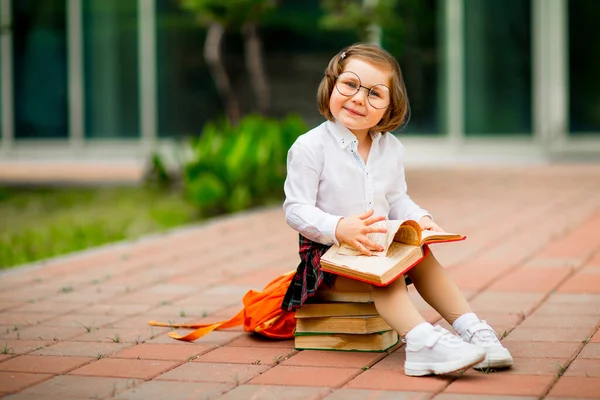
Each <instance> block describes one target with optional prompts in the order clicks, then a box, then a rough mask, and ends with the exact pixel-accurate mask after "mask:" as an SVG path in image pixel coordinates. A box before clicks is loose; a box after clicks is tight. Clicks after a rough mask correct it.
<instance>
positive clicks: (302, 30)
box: [241, 0, 358, 128]
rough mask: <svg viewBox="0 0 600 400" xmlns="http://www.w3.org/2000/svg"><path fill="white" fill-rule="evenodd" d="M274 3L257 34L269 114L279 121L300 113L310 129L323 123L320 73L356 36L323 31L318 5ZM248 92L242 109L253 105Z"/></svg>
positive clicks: (310, 1) (295, 0)
mask: <svg viewBox="0 0 600 400" xmlns="http://www.w3.org/2000/svg"><path fill="white" fill-rule="evenodd" d="M278 4H279V6H278V7H276V8H274V9H273V10H272V11H271V12H269V13H268V14H267V15H266V16H265V18H264V19H263V25H262V29H261V30H260V35H261V38H262V41H263V48H264V52H265V66H266V69H267V71H268V79H269V84H270V88H271V113H272V114H273V115H275V116H277V117H282V116H284V115H286V114H289V113H294V114H298V115H300V116H301V117H302V118H303V119H304V121H305V122H306V124H307V125H308V126H309V127H311V128H312V127H314V126H316V125H318V124H320V123H321V122H323V121H324V118H323V116H321V115H320V114H319V109H318V106H317V89H318V87H319V83H320V82H321V79H322V78H323V71H324V70H325V68H326V67H327V64H328V63H329V60H330V59H331V57H333V56H334V55H335V54H336V53H337V52H338V51H340V50H342V48H344V47H345V46H349V45H351V44H353V43H356V42H358V37H357V35H356V33H355V32H353V31H346V30H343V31H340V30H329V29H325V28H324V27H323V26H322V23H321V18H322V16H323V12H324V11H323V9H322V8H321V5H320V1H319V0H286V1H282V2H279V3H278ZM241 63H242V64H243V61H242V62H241ZM248 93H249V95H248V96H247V99H246V100H245V103H244V105H245V107H248V105H251V104H252V102H254V103H255V102H256V101H255V100H254V95H253V93H252V91H251V88H249V91H248Z"/></svg>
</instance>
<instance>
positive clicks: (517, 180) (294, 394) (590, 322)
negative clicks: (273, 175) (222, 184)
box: [0, 165, 600, 400]
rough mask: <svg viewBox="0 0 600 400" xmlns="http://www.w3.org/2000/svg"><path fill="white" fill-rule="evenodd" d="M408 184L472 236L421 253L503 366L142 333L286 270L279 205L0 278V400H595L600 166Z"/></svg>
mask: <svg viewBox="0 0 600 400" xmlns="http://www.w3.org/2000/svg"><path fill="white" fill-rule="evenodd" d="M408 179H409V187H410V189H411V195H412V197H413V198H415V199H416V200H417V201H418V202H419V203H420V204H421V205H423V206H424V207H425V208H428V209H429V210H431V211H432V213H433V214H434V215H435V216H436V219H437V220H438V222H440V224H441V225H442V226H444V227H446V229H448V230H454V231H459V232H461V233H465V234H466V235H467V236H468V240H467V241H465V242H461V243H455V244H448V245H436V246H437V247H434V252H435V253H436V255H437V257H438V258H439V259H440V260H441V261H442V263H443V264H444V265H446V266H447V267H448V269H449V271H450V272H451V274H452V275H453V276H454V278H455V279H456V281H457V283H458V284H459V286H460V287H461V289H462V290H463V291H464V293H465V294H466V295H467V297H468V298H469V299H470V301H471V304H472V306H473V308H474V309H475V311H476V312H478V313H479V314H480V315H481V316H482V317H484V318H486V319H487V320H488V321H490V322H491V323H492V324H493V325H494V327H495V328H496V330H497V331H498V333H499V334H500V335H502V336H503V342H504V343H505V345H506V346H507V347H508V348H509V349H510V350H511V352H512V354H513V356H514V357H515V366H514V368H512V369H511V370H508V371H502V372H496V373H487V374H486V373H481V372H477V371H475V370H469V371H468V372H467V373H465V374H464V375H462V376H460V377H459V376H455V375H450V376H443V377H424V378H415V377H407V376H405V375H404V374H403V366H402V363H403V349H402V347H397V348H394V350H393V351H390V352H389V353H384V354H380V353H343V352H339V353H336V352H323V351H295V350H294V348H293V343H292V341H268V340H263V339H260V338H256V337H253V336H250V335H249V334H246V333H244V332H243V331H242V330H241V329H228V330H226V331H217V332H213V333H212V334H210V335H208V336H206V337H204V338H202V339H200V340H198V341H197V342H195V343H184V342H178V341H175V340H173V339H170V338H169V337H168V336H167V332H168V329H162V328H152V327H149V326H148V325H146V322H147V321H148V320H151V319H155V320H162V321H173V322H195V321H199V320H202V321H206V322H210V321H216V320H219V319H222V318H226V317H229V316H231V315H233V313H234V312H235V311H237V309H238V308H239V307H240V305H241V303H240V300H241V298H242V296H243V294H244V293H245V292H246V291H247V290H248V289H251V288H262V286H263V285H264V284H265V283H266V282H268V281H269V280H270V279H271V278H272V277H274V276H275V275H276V274H279V273H282V272H284V271H287V270H289V269H291V268H294V267H295V265H296V264H297V260H298V258H297V253H296V251H297V249H296V234H295V233H294V232H293V231H292V230H291V229H290V228H288V227H287V226H286V225H285V222H284V220H283V215H282V212H281V211H280V209H279V207H275V208H268V209H263V210H257V211H254V212H250V213H244V214H240V215H236V216H232V217H225V218H219V219H215V220H213V221H211V222H208V223H205V224H199V225H196V226H189V227H185V228H182V229H178V230H176V231H173V232H170V233H169V234H165V235H156V236H151V237H146V238H144V239H141V240H138V241H135V242H129V243H122V244H117V245H111V246H106V247H102V248H99V249H94V250H91V251H87V252H83V253H78V254H74V255H70V256H68V257H62V258H57V259H54V260H49V261H47V262H46V263H43V264H38V265H35V266H28V267H23V268H18V269H14V270H11V271H8V272H6V273H3V274H1V275H0V349H1V350H2V351H1V353H0V397H2V396H5V397H4V398H6V399H15V400H16V399H23V400H24V399H87V398H94V399H104V398H116V399H131V400H134V399H144V400H148V399H167V398H168V399H171V400H177V399H213V398H218V399H321V398H325V399H328V400H336V399H343V400H352V399H380V400H384V399H436V400H457V399H461V400H463V399H466V400H471V399H494V400H501V399H512V400H525V399H527V400H530V399H541V398H545V399H551V400H558V399H576V398H586V399H592V398H596V399H600V331H599V330H598V328H599V326H600V165H551V166H521V167H517V166H513V167H502V168H500V167H498V168H491V167H489V168H488V167H485V168H479V167H477V168H476V167H461V168H451V169H449V168H444V169H430V170H425V169H412V170H409V172H408ZM228 243H229V245H227V244H228ZM411 295H412V296H413V297H414V299H415V301H416V303H417V305H418V307H419V308H420V309H421V310H422V311H423V313H424V315H425V316H426V317H427V318H428V319H429V320H430V321H432V322H433V321H437V320H438V319H439V315H437V314H436V313H435V312H433V311H432V310H431V309H429V307H428V306H427V305H426V304H425V303H424V302H423V300H422V299H420V298H419V297H418V295H417V294H416V293H414V292H412V294H411Z"/></svg>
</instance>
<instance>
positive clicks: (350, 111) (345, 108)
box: [344, 107, 364, 117]
mask: <svg viewBox="0 0 600 400" xmlns="http://www.w3.org/2000/svg"><path fill="white" fill-rule="evenodd" d="M344 110H346V111H347V112H348V113H350V114H351V115H356V116H359V117H364V114H361V113H359V112H358V111H355V110H353V109H351V108H347V107H344Z"/></svg>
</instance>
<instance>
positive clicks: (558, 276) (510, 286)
mask: <svg viewBox="0 0 600 400" xmlns="http://www.w3.org/2000/svg"><path fill="white" fill-rule="evenodd" d="M571 273H572V269H571V268H568V267H567V268H565V267H562V268H558V267H557V268H553V269H552V273H548V271H546V270H544V269H541V268H519V269H518V270H516V271H513V272H511V273H509V274H508V275H506V276H504V277H502V278H501V279H499V280H497V281H495V282H494V283H493V284H492V285H491V286H490V287H489V289H488V290H491V291H506V292H528V293H531V292H541V293H547V292H549V291H550V290H552V289H554V288H555V287H557V286H558V285H559V284H560V282H562V281H563V280H565V279H566V278H567V277H568V276H569V275H570V274H571Z"/></svg>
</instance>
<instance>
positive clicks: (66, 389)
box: [18, 375, 142, 399]
mask: <svg viewBox="0 0 600 400" xmlns="http://www.w3.org/2000/svg"><path fill="white" fill-rule="evenodd" d="M46 376H49V375H46ZM141 382H142V381H141V380H138V379H125V378H106V377H96V376H74V375H60V376H56V377H54V378H52V379H49V380H46V381H45V382H42V383H38V384H37V385H34V386H30V387H29V388H27V389H25V390H23V391H21V392H19V393H18V396H19V397H18V398H19V399H20V398H21V396H23V398H28V397H29V396H30V397H31V399H36V398H38V399H72V398H75V399H104V398H107V397H109V396H114V395H116V394H118V393H119V392H122V391H123V390H127V389H128V388H131V387H134V386H135V385H138V384H140V383H141Z"/></svg>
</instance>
